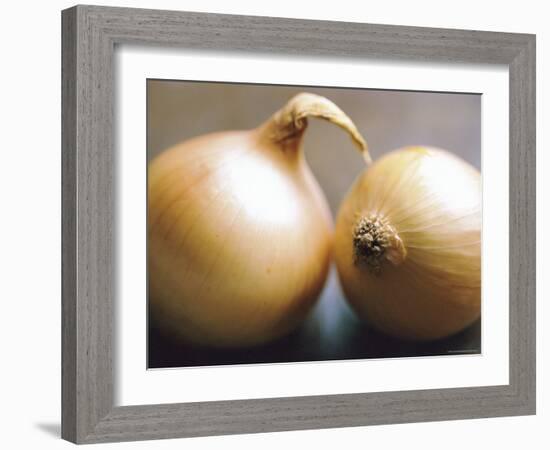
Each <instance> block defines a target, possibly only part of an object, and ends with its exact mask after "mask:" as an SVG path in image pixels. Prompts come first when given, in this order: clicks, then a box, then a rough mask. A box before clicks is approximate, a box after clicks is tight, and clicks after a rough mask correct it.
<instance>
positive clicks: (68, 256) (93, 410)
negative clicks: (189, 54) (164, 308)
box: [62, 6, 535, 443]
mask: <svg viewBox="0 0 550 450" xmlns="http://www.w3.org/2000/svg"><path fill="white" fill-rule="evenodd" d="M62 32H63V37H62V103H63V112H62V147H63V148H62V175H63V176H62V178H63V180H62V206H63V217H62V233H63V245H62V277H63V279H62V327H63V330H62V437H63V438H64V439H67V440H69V441H72V442H76V443H94V442H107V441H127V440H140V439H159V438H176V437H188V436H207V435H220V434H233V433H258V432H272V431H283V430H300V429H317V428H334V427H348V426H361V425H371V424H388V423H403V422H420V421H433V420H451V419H467V418H480V417H496V416H512V415H527V414H534V413H535V36H534V35H528V34H510V33H494V32H483V31H465V30H450V29H435V28H417V27H405V26H388V25H370V24H360V23H343V22H328V21H309V20H296V19H280V18H269V17H248V16H233V15H219V14H203V13H188V12H174V11H156V10H144V9H126V8H110V7H97V6H75V7H73V8H70V9H67V10H65V11H63V12H62ZM117 44H147V45H156V46H162V47H184V48H192V49H198V50H202V49H204V50H208V49H215V50H227V51H240V52H250V51H254V52H262V53H265V54H268V55H269V54H279V55H289V54H293V55H306V56H307V55H316V56H323V57H329V58H341V57H353V58H367V57H368V58H373V57H374V58H390V59H407V60H417V61H440V62H441V61H442V62H446V61H447V62H465V63H481V64H505V65H507V66H508V69H509V82H510V99H509V100H510V122H509V127H510V130H509V132H510V165H509V167H510V191H509V198H510V225H509V226H510V281H509V283H510V285H509V288H510V289H509V292H510V298H509V302H510V303H509V304H510V309H509V311H510V313H509V314H510V324H509V325H510V330H509V336H510V342H509V351H510V372H509V374H510V376H509V384H508V385H502V386H486V387H471V388H452V389H429V390H415V391H403V392H380V393H359V394H344V395H321V396H306V397H285V398H275V399H259V400H258V399H254V400H236V401H215V402H196V403H175V404H163V405H137V406H114V402H113V398H114V397H113V379H114V374H113V362H112V358H113V348H112V346H113V335H114V334H113V326H114V323H113V322H114V321H113V313H114V284H115V264H114V260H113V257H114V253H113V246H114V231H113V230H114V226H113V225H114V224H113V220H114V210H115V203H116V202H115V193H114V186H115V180H114V179H113V177H114V176H115V175H114V174H115V172H114V163H115V160H116V155H115V147H114V132H113V128H114V125H113V124H114V112H113V102H114V81H113V74H114V69H113V54H114V51H115V45H117ZM312 81H314V80H312Z"/></svg>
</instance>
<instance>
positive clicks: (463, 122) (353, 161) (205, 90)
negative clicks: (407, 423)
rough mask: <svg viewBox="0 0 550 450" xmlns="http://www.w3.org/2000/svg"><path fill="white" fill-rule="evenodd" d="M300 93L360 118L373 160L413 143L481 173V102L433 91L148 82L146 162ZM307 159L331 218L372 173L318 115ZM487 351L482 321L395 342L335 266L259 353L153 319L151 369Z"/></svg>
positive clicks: (264, 115) (243, 124) (260, 116)
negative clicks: (189, 342)
mask: <svg viewBox="0 0 550 450" xmlns="http://www.w3.org/2000/svg"><path fill="white" fill-rule="evenodd" d="M299 92H311V93H315V94H319V95H322V96H325V97H327V98H329V99H330V100H332V101H333V102H334V103H336V104H337V105H338V106H339V107H340V108H341V109H342V110H343V111H344V112H345V113H346V114H347V115H348V116H350V118H351V119H352V120H353V121H354V123H355V124H356V126H357V128H358V129H359V131H360V132H361V134H362V135H363V136H364V137H365V139H366V141H367V142H368V145H369V148H370V152H371V155H372V157H373V159H375V160H376V159H377V158H378V157H379V156H380V155H382V154H384V153H387V152H389V151H391V150H395V149H397V148H399V147H403V146H408V145H427V146H435V147H442V148H444V149H446V150H448V151H451V152H453V153H455V154H456V155H458V156H460V157H462V158H463V159H465V160H466V161H468V162H469V163H471V164H472V165H474V166H475V167H477V168H478V169H481V96H480V95H478V94H458V93H457V94H455V93H435V92H409V91H382V90H369V89H345V88H319V87H304V86H273V85H268V86H267V85H254V84H234V83H212V82H189V81H179V80H177V81H169V80H148V81H147V158H148V160H150V159H152V158H153V157H154V156H156V155H157V154H159V153H160V152H162V151H163V150H165V149H166V148H168V147H170V146H172V145H174V144H176V143H178V142H180V141H182V140H186V139H189V138H192V137H195V136H199V135H202V134H206V133H210V132H215V131H222V130H238V129H250V128H254V127H256V126H258V125H259V124H260V123H262V122H263V121H265V120H267V119H268V118H269V117H270V116H271V115H272V114H273V113H274V112H275V111H277V110H278V109H279V108H281V107H282V106H283V105H284V104H285V103H286V101H287V100H288V99H289V98H290V97H292V96H293V95H295V94H297V93H299ZM304 146H305V153H306V158H307V160H308V163H309V165H310V167H311V169H312V171H313V173H314V174H315V176H316V178H317V180H318V182H319V184H320V185H321V187H322V188H323V190H324V192H325V195H326V197H327V199H328V202H329V205H330V207H331V210H332V213H333V216H334V217H335V216H336V214H337V211H338V205H339V204H340V202H341V200H342V199H343V197H344V195H345V194H346V192H347V190H348V189H349V188H350V186H351V185H352V183H353V181H354V180H355V178H356V177H357V175H358V174H359V173H360V172H361V171H362V170H363V169H364V168H365V164H364V162H363V159H362V157H361V155H360V154H359V152H358V151H357V150H356V149H355V147H353V145H352V143H351V141H350V139H349V137H348V135H347V134H346V133H345V132H344V131H342V130H340V129H339V128H337V127H335V126H334V125H332V124H329V123H327V122H325V121H322V120H316V119H311V120H310V121H309V127H308V130H307V131H306V133H305V139H304ZM480 352H481V325H480V322H479V321H478V322H477V323H475V324H474V325H472V326H471V327H469V328H468V329H467V330H465V331H463V332H462V333H460V334H458V335H455V336H452V337H450V338H447V339H444V340H440V341H436V342H431V343H410V342H405V341H398V340H395V339H391V338H389V337H386V336H384V335H382V334H379V333H377V332H376V331H374V330H371V329H370V328H369V327H368V326H366V325H365V324H363V323H360V322H359V321H358V319H357V318H356V317H355V315H354V314H353V312H352V311H351V310H350V309H349V307H348V306H347V304H346V301H345V299H344V297H343V294H342V291H341V289H340V286H339V283H338V277H337V275H336V271H335V269H334V267H333V268H332V269H331V272H330V275H329V279H328V281H327V284H326V285H325V288H324V290H323V292H322V294H321V298H320V300H319V302H318V303H317V305H316V307H315V309H314V310H313V312H312V313H311V314H310V316H309V318H308V319H307V320H306V322H305V323H304V324H303V326H302V327H301V328H300V329H298V330H296V332H295V333H293V334H292V335H290V336H287V337H286V338H284V339H282V340H279V341H277V342H274V343H272V344H269V345H266V346H263V347H258V348H254V349H246V350H243V351H238V350H231V351H229V350H223V351H221V350H211V349H202V348H197V347H192V346H185V345H182V344H181V343H179V344H178V343H176V342H172V341H171V340H170V339H169V338H168V337H166V336H164V335H163V334H162V332H161V330H157V329H156V328H155V325H154V323H152V321H150V323H149V330H148V360H149V361H148V366H149V368H163V367H183V366H196V365H201V366H203V365H219V364H239V363H259V362H262V363H269V362H297V361H318V360H335V359H364V358H383V357H410V356H431V355H449V354H455V355H456V354H471V353H480Z"/></svg>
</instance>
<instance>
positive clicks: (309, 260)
mask: <svg viewBox="0 0 550 450" xmlns="http://www.w3.org/2000/svg"><path fill="white" fill-rule="evenodd" d="M308 116H313V117H320V118H323V119H326V120H328V121H330V122H332V123H335V124H336V125H338V126H340V127H342V128H343V129H345V130H346V131H347V132H348V133H349V134H350V135H351V137H352V139H353V141H354V142H355V144H356V145H357V146H359V147H360V148H361V149H362V150H365V154H366V155H367V157H368V153H367V152H366V147H365V142H364V141H363V139H362V137H361V136H360V135H359V133H358V132H357V130H356V128H355V126H354V125H353V123H352V122H351V120H350V119H349V118H348V117H347V116H346V115H345V114H344V113H343V112H342V111H341V110H340V109H339V108H338V107H337V106H336V105H334V104H333V103H332V102H330V101H329V100H327V99H325V98H323V97H320V96H317V95H313V94H307V93H302V94H299V95H297V96H295V97H293V98H292V99H291V100H289V102H288V103H287V104H286V105H285V106H284V107H283V108H282V109H281V110H280V111H278V112H276V113H275V114H274V115H273V116H272V117H271V118H270V119H269V120H267V121H266V122H265V123H264V124H262V125H260V126H259V127H258V128H256V129H253V130H247V131H224V132H219V133H214V134H208V135H205V136H201V137H197V138H194V139H191V140H188V141H186V142H183V143H180V144H178V145H176V146H175V147H173V148H170V149H168V150H166V151H164V152H163V153H162V154H160V155H159V156H158V157H156V158H155V159H154V160H153V161H152V162H151V163H150V165H149V173H148V176H149V181H148V238H149V241H148V273H149V301H150V303H149V304H150V312H151V315H152V317H153V319H154V321H155V322H156V323H157V325H158V326H159V327H160V328H162V329H163V330H165V331H166V332H167V333H170V334H172V335H173V336H179V337H182V338H184V339H186V340H188V341H192V342H195V343H198V344H203V345H210V346H216V347H239V346H250V345H256V344H261V343H264V342H267V341H269V340H271V339H274V338H277V337H279V336H282V335H284V334H285V333H288V332H289V331H291V330H292V329H293V328H294V327H296V326H297V325H298V324H299V323H300V322H301V321H302V320H303V319H304V317H305V315H306V314H307V313H308V311H309V310H310V308H311V307H312V305H313V304H314V302H315V300H316V299H317V297H318V295H319V293H320V291H321V289H322V287H323V284H324V282H325V280H326V277H327V271H328V267H329V260H330V247H331V233H332V219H331V216H330V212H329V209H328V206H327V203H326V200H325V198H324V196H323V194H322V192H321V190H320V188H319V186H318V184H317V182H316V180H315V178H314V177H313V175H312V173H311V172H310V169H309V167H308V165H307V163H306V161H305V159H304V154H303V150H302V136H303V133H304V130H305V129H306V126H307V117H308Z"/></svg>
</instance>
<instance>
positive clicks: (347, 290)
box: [147, 79, 482, 369]
mask: <svg viewBox="0 0 550 450" xmlns="http://www.w3.org/2000/svg"><path fill="white" fill-rule="evenodd" d="M147 177H148V192H147V227H148V233H147V239H148V242H147V255H148V256H147V258H148V268H147V276H148V343H147V345H148V349H147V352H148V368H149V369H162V368H175V367H190V366H215V365H227V364H257V363H290V362H307V361H334V360H352V359H368V358H398V357H399V358H401V357H420V356H433V357H435V356H437V357H443V356H446V355H457V354H469V355H470V354H479V353H481V350H482V347H481V317H480V316H481V198H482V192H481V96H480V95H479V94H475V93H439V92H412V91H398V90H395V91H391V90H373V89H372V90H371V89H357V88H334V87H307V86H277V85H259V84H258V85H257V84H238V83H214V82H200V81H182V80H160V79H149V80H147Z"/></svg>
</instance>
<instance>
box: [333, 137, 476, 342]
mask: <svg viewBox="0 0 550 450" xmlns="http://www.w3.org/2000/svg"><path fill="white" fill-rule="evenodd" d="M361 220H363V222H361ZM360 222H361V225H362V228H361V227H359V226H358V225H359V223H360ZM372 223H376V224H377V225H376V227H378V228H379V229H382V228H383V229H384V230H385V231H384V233H385V234H383V239H381V241H383V243H384V244H383V245H382V246H384V245H385V246H386V247H387V248H385V251H378V250H379V247H380V245H379V242H378V241H377V242H376V244H378V245H374V247H376V249H377V252H378V253H376V252H374V253H373V252H367V251H364V248H365V247H362V246H363V245H366V246H367V247H368V245H372V244H369V242H372V232H371V228H369V227H371V224H372ZM365 236H366V237H365ZM354 237H355V240H354ZM365 242H366V243H365ZM334 253H335V260H336V265H337V268H338V274H339V278H340V281H341V285H342V288H343V290H344V293H345V295H346V298H347V299H348V301H349V303H350V305H351V306H352V307H353V309H354V310H355V311H356V312H357V314H358V315H359V317H361V318H362V319H364V320H365V321H366V322H367V323H369V324H370V325H372V326H373V327H375V328H377V329H379V330H380V331H382V332H384V333H386V334H389V335H392V336H395V337H398V338H403V339H411V340H435V339H439V338H444V337H447V336H450V335H452V334H455V333H457V332H459V331H461V330H463V329H464V328H466V327H467V326H468V325H470V324H472V323H473V322H474V321H475V320H477V319H478V318H479V316H480V312H481V177H480V174H479V172H478V171H477V170H476V169H475V168H474V167H472V166H471V165H469V164H468V163H466V162H465V161H463V160H461V159H459V158H458V157H456V156H454V155H453V154H451V153H449V152H447V151H445V150H442V149H436V148H430V147H407V148H404V149H400V150H397V151H394V152H391V153H389V154H387V155H385V156H384V157H382V158H381V159H379V160H378V161H376V162H375V163H374V165H372V166H371V167H369V168H368V169H367V170H365V171H364V172H363V173H362V174H361V175H360V176H359V178H358V179H357V180H356V182H355V183H354V185H353V187H352V188H351V190H350V192H349V193H348V194H347V196H346V198H345V199H344V201H343V203H342V205H341V208H340V211H339V213H338V218H337V223H336V232H335V250H334ZM380 255H381V256H380Z"/></svg>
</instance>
